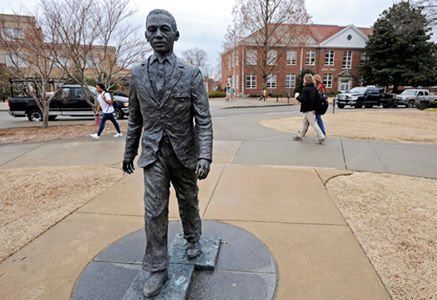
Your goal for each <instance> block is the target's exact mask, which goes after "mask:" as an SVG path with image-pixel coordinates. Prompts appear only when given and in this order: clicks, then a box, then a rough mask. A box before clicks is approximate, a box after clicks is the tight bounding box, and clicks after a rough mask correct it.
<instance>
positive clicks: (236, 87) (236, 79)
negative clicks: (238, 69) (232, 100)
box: [235, 74, 239, 90]
mask: <svg viewBox="0 0 437 300" xmlns="http://www.w3.org/2000/svg"><path fill="white" fill-rule="evenodd" d="M238 77H239V76H238V74H235V89H236V90H237V89H238V80H239V78H238Z"/></svg>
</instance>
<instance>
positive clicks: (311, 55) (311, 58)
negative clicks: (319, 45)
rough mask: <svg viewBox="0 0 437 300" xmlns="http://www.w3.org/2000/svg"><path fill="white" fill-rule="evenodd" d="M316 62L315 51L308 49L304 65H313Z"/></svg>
mask: <svg viewBox="0 0 437 300" xmlns="http://www.w3.org/2000/svg"><path fill="white" fill-rule="evenodd" d="M315 64H316V51H314V50H309V51H307V55H306V58H305V65H307V66H314V65H315Z"/></svg>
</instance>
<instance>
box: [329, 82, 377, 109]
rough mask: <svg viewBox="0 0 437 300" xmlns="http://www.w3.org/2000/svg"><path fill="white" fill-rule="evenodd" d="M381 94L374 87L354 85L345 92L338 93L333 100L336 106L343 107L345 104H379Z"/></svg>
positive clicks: (357, 105) (366, 105)
mask: <svg viewBox="0 0 437 300" xmlns="http://www.w3.org/2000/svg"><path fill="white" fill-rule="evenodd" d="M381 98H382V94H381V91H380V89H378V88H376V87H354V88H353V89H351V90H349V91H347V92H346V93H342V94H338V95H337V97H336V99H335V102H336V103H337V106H338V108H344V107H345V106H346V105H350V106H353V107H355V108H361V107H363V106H365V107H372V106H374V105H376V106H379V105H381V103H382V99H381Z"/></svg>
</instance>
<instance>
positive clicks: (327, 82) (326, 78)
mask: <svg viewBox="0 0 437 300" xmlns="http://www.w3.org/2000/svg"><path fill="white" fill-rule="evenodd" d="M323 85H324V86H325V87H326V88H332V74H324V75H323Z"/></svg>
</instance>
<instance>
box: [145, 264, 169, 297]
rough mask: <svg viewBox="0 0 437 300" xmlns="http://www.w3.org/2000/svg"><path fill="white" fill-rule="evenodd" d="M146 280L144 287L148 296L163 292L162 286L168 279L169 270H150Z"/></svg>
mask: <svg viewBox="0 0 437 300" xmlns="http://www.w3.org/2000/svg"><path fill="white" fill-rule="evenodd" d="M146 273H148V274H147V275H146V278H147V279H146V282H145V283H144V287H143V294H144V296H145V297H146V298H148V297H153V296H156V295H158V294H159V292H161V289H162V286H163V285H164V283H165V282H166V281H167V279H168V271H167V270H163V271H158V272H148V271H146Z"/></svg>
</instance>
